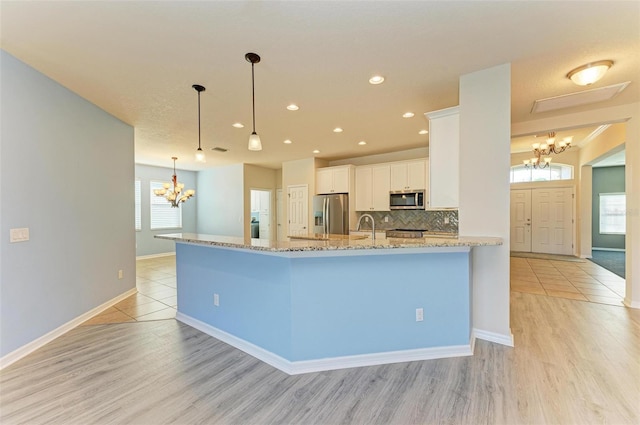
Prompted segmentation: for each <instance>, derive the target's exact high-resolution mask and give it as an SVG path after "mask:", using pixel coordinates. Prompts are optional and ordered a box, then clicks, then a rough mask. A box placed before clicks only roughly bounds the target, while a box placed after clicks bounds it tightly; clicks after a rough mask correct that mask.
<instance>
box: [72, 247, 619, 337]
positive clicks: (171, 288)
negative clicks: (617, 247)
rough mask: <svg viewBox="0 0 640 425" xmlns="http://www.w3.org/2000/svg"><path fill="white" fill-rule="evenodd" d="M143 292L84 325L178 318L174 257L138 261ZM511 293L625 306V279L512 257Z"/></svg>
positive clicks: (593, 267) (586, 267)
mask: <svg viewBox="0 0 640 425" xmlns="http://www.w3.org/2000/svg"><path fill="white" fill-rule="evenodd" d="M136 286H137V288H138V293H137V294H135V295H132V296H130V297H129V298H127V299H125V300H123V301H120V302H119V303H117V304H115V305H114V306H113V307H110V308H108V309H107V310H105V311H103V312H102V313H100V314H98V315H96V316H94V317H92V318H91V319H89V320H87V321H86V322H84V323H83V325H100V324H105V323H123V322H136V321H145V320H165V319H173V318H175V317H176V306H177V297H176V258H175V256H167V257H158V258H152V259H145V260H138V261H137V262H136ZM511 290H512V291H516V292H527V293H530V294H538V295H547V296H551V297H560V298H569V299H573V300H580V301H588V302H595V303H602V304H611V305H618V306H622V299H623V298H624V291H625V282H624V279H623V278H621V277H619V276H617V275H615V274H614V273H612V272H610V271H608V270H606V269H604V268H603V267H600V266H598V265H597V264H594V263H592V262H590V261H587V260H581V259H576V260H575V261H561V260H546V259H537V258H521V257H511Z"/></svg>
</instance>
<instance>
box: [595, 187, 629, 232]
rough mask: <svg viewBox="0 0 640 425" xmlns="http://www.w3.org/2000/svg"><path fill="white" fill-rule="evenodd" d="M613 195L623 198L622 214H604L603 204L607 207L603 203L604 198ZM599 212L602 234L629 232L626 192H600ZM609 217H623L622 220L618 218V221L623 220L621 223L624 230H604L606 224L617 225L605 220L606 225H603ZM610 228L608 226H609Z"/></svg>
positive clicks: (599, 230) (599, 229) (599, 228)
mask: <svg viewBox="0 0 640 425" xmlns="http://www.w3.org/2000/svg"><path fill="white" fill-rule="evenodd" d="M613 197H618V198H622V201H623V202H622V207H621V210H620V211H621V212H622V214H620V213H619V212H618V213H617V214H612V213H609V214H603V206H604V207H605V208H606V205H603V200H604V199H607V198H613ZM598 212H599V218H598V233H599V234H601V235H626V234H627V214H626V213H627V195H626V193H624V192H603V193H599V194H598ZM607 217H609V218H610V217H622V220H616V221H621V224H619V225H620V226H621V227H622V231H603V230H602V228H603V227H606V226H615V224H616V223H611V222H609V223H607V221H604V225H605V226H603V219H604V218H607ZM607 229H608V228H607Z"/></svg>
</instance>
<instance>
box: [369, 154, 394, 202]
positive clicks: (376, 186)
mask: <svg viewBox="0 0 640 425" xmlns="http://www.w3.org/2000/svg"><path fill="white" fill-rule="evenodd" d="M371 180H372V181H373V187H372V198H373V199H372V206H373V210H374V211H389V190H390V187H391V186H390V184H391V169H390V167H389V166H388V165H383V166H380V167H372V169H371Z"/></svg>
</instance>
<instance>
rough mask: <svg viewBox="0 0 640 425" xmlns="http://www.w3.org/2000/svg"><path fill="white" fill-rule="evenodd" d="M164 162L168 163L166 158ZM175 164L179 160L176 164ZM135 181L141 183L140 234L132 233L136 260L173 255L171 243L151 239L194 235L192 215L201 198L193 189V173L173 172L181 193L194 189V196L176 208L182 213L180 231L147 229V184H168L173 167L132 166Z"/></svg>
mask: <svg viewBox="0 0 640 425" xmlns="http://www.w3.org/2000/svg"><path fill="white" fill-rule="evenodd" d="M168 162H171V159H170V158H168ZM178 164H179V160H178ZM135 170H136V179H140V182H141V189H142V190H141V192H142V194H141V201H142V203H141V205H140V209H141V218H142V230H140V231H137V232H136V256H138V257H141V256H145V255H154V254H163V253H167V252H175V250H176V249H175V242H173V241H168V240H163V239H155V238H154V236H155V235H160V234H163V233H194V232H195V231H196V212H197V203H198V200H199V199H200V197H201V194H200V191H199V190H198V188H197V187H196V183H197V181H196V180H197V173H196V172H195V171H184V170H176V175H177V176H178V181H179V182H181V183H184V185H185V186H184V187H185V189H194V190H195V191H196V194H195V196H194V197H193V198H191V199H189V200H188V201H187V202H185V203H183V204H182V205H181V206H180V207H179V208H180V209H181V210H182V228H181V229H165V230H151V229H150V220H151V219H150V216H149V208H150V206H149V205H150V189H149V182H150V181H151V180H159V181H163V182H168V181H170V180H171V176H172V175H173V166H172V167H171V168H164V167H152V166H150V165H140V164H136V166H135Z"/></svg>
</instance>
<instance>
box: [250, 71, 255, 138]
mask: <svg viewBox="0 0 640 425" xmlns="http://www.w3.org/2000/svg"><path fill="white" fill-rule="evenodd" d="M253 65H254V64H253V62H251V103H252V105H253V132H254V133H255V132H256V83H255V81H254V78H253Z"/></svg>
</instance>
